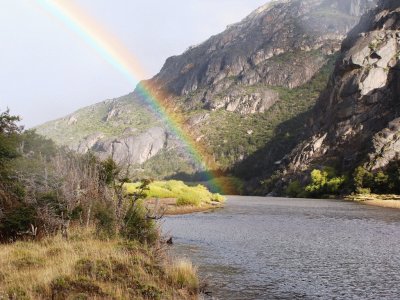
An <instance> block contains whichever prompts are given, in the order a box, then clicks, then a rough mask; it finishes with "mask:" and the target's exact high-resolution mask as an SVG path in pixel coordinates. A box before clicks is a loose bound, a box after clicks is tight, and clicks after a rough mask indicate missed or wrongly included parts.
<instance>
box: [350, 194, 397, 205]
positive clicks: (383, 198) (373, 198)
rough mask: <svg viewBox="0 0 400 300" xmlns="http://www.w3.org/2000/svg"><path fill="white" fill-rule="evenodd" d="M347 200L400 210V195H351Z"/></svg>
mask: <svg viewBox="0 0 400 300" xmlns="http://www.w3.org/2000/svg"><path fill="white" fill-rule="evenodd" d="M345 199H346V200H349V201H355V202H359V203H361V204H366V205H373V206H380V207H387V208H397V209H400V195H376V194H369V195H350V196H347V197H346V198H345Z"/></svg>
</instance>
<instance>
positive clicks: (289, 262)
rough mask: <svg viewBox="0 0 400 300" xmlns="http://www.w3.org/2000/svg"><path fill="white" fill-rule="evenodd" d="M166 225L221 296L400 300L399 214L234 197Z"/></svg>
mask: <svg viewBox="0 0 400 300" xmlns="http://www.w3.org/2000/svg"><path fill="white" fill-rule="evenodd" d="M163 227H164V230H165V231H167V232H170V233H171V234H172V235H173V236H174V241H175V245H174V246H173V248H172V251H173V252H174V253H176V254H177V255H179V256H187V257H189V258H190V259H191V260H192V261H194V262H195V263H196V264H197V265H198V266H199V271H200V274H201V276H202V278H206V279H207V281H208V283H209V289H210V291H212V293H213V296H214V298H215V299H399V295H400V287H398V282H399V280H400V254H399V251H398V249H400V211H399V210H394V209H385V208H377V207H369V206H361V205H358V204H355V203H349V202H341V201H333V200H309V199H301V200H290V199H276V198H256V197H231V198H230V199H229V201H228V203H227V206H226V208H225V209H222V210H217V211H215V212H213V213H200V214H195V215H186V216H175V217H168V218H167V219H166V220H165V224H164V225H163Z"/></svg>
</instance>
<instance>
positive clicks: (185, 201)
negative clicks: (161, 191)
mask: <svg viewBox="0 0 400 300" xmlns="http://www.w3.org/2000/svg"><path fill="white" fill-rule="evenodd" d="M200 204H201V200H200V199H199V198H198V197H197V196H196V195H194V196H193V195H190V194H189V195H182V196H180V197H179V198H178V199H177V200H176V205H178V206H186V205H190V206H200Z"/></svg>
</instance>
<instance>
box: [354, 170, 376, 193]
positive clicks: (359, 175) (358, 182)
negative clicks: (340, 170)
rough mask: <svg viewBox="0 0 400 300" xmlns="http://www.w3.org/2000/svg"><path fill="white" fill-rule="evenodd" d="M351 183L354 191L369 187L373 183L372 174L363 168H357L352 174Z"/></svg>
mask: <svg viewBox="0 0 400 300" xmlns="http://www.w3.org/2000/svg"><path fill="white" fill-rule="evenodd" d="M353 181H354V187H355V189H356V190H357V189H360V188H367V187H371V183H372V182H373V174H372V173H371V172H369V171H368V170H367V169H366V168H365V167H363V166H359V167H357V168H356V169H355V171H354V173H353Z"/></svg>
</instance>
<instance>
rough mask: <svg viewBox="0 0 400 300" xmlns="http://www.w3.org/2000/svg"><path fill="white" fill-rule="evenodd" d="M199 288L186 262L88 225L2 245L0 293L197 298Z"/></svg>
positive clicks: (9, 295) (6, 295)
mask: <svg viewBox="0 0 400 300" xmlns="http://www.w3.org/2000/svg"><path fill="white" fill-rule="evenodd" d="M198 290H199V282H198V279H197V275H196V268H194V267H193V266H192V265H191V264H190V263H189V262H187V261H177V262H172V261H168V259H167V257H166V256H165V255H164V253H163V251H161V250H155V249H154V248H149V247H147V246H144V245H141V244H139V243H137V242H126V241H123V240H120V239H112V240H98V239H96V238H95V236H94V235H93V233H92V231H91V230H86V231H85V230H83V231H82V229H80V231H75V232H72V234H71V237H70V240H69V241H66V240H63V239H61V237H54V238H47V239H45V240H42V241H40V242H29V241H28V242H16V243H14V244H8V245H0V299H195V298H196V294H197V293H198Z"/></svg>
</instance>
